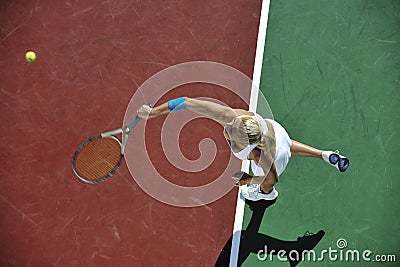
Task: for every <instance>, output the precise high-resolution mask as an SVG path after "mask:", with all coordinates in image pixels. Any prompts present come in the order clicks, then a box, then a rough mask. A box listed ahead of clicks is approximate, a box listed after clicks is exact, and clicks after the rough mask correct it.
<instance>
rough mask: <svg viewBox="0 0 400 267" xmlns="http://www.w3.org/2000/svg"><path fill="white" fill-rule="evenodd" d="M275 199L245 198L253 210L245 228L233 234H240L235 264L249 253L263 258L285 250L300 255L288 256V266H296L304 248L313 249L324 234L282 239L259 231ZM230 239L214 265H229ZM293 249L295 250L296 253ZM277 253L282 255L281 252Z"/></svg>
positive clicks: (243, 259)
mask: <svg viewBox="0 0 400 267" xmlns="http://www.w3.org/2000/svg"><path fill="white" fill-rule="evenodd" d="M275 201H276V200H260V201H250V200H247V199H246V203H247V204H248V205H249V207H250V209H251V210H252V211H253V214H252V216H251V219H250V222H249V225H248V226H247V228H246V229H245V230H242V231H240V232H237V233H235V234H234V235H238V237H239V236H240V247H239V256H238V260H237V266H242V264H243V262H244V261H245V260H246V259H247V257H248V256H249V255H250V253H256V254H259V255H260V260H263V259H267V258H269V257H271V256H268V257H267V255H270V254H272V255H277V253H278V252H279V251H282V250H283V251H285V255H289V253H291V254H290V255H293V256H296V255H300V258H298V259H297V260H291V259H290V258H289V257H288V261H289V264H290V266H291V267H293V266H296V265H297V264H299V263H300V262H301V260H302V258H301V256H302V255H303V252H304V251H305V250H311V249H313V248H314V247H315V246H316V245H317V244H318V243H319V242H320V241H321V239H322V237H323V236H324V235H325V232H324V231H323V230H320V231H319V232H318V233H316V234H309V235H304V236H302V237H299V238H297V240H296V241H284V240H279V239H276V238H273V237H271V236H268V235H265V234H261V233H259V229H260V225H261V221H262V218H263V216H264V213H265V210H266V209H267V208H268V207H270V206H271V205H272V204H274V203H275ZM232 239H233V236H231V238H230V239H229V240H228V242H227V243H226V245H225V247H224V248H223V250H222V251H221V254H220V255H219V257H218V260H217V262H216V264H215V266H216V267H220V266H221V267H222V266H229V261H230V254H231V246H232ZM266 248H267V249H266ZM260 250H262V251H263V253H259V251H260ZM264 251H267V255H264ZM294 251H297V253H296V252H294ZM271 252H272V253H271ZM280 253H282V252H280ZM279 255H281V256H282V254H279Z"/></svg>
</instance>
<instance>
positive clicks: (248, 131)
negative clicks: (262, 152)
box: [239, 115, 275, 150]
mask: <svg viewBox="0 0 400 267" xmlns="http://www.w3.org/2000/svg"><path fill="white" fill-rule="evenodd" d="M240 120H241V121H242V123H241V125H240V127H239V138H240V139H241V140H244V141H245V142H244V143H248V144H250V145H253V144H257V148H260V149H267V150H269V149H272V148H273V147H275V136H274V134H273V133H272V131H267V132H266V133H263V129H262V126H261V125H260V124H259V122H258V121H257V118H256V117H255V116H247V115H245V116H240Z"/></svg>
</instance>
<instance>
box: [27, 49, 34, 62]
mask: <svg viewBox="0 0 400 267" xmlns="http://www.w3.org/2000/svg"><path fill="white" fill-rule="evenodd" d="M25 59H26V61H29V62H32V61H35V59H36V54H35V52H33V51H28V52H26V54H25Z"/></svg>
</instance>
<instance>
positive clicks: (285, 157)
mask: <svg viewBox="0 0 400 267" xmlns="http://www.w3.org/2000/svg"><path fill="white" fill-rule="evenodd" d="M239 117H240V116H239ZM255 117H256V119H257V121H258V123H259V124H260V125H261V127H262V130H263V134H265V133H266V132H268V126H267V123H266V122H265V120H264V118H262V117H261V116H260V115H258V114H255ZM267 121H268V122H270V123H271V124H272V126H273V127H274V131H275V144H276V153H275V156H274V163H275V167H276V171H277V173H278V175H281V174H282V173H283V171H284V170H285V169H286V166H287V164H288V162H289V159H290V157H291V154H290V147H291V146H292V141H291V140H290V137H289V135H288V133H287V132H286V130H285V129H284V128H283V127H282V126H281V125H280V124H279V123H278V122H276V121H274V120H270V119H267ZM256 146H257V144H253V145H248V146H246V147H245V148H244V149H242V150H240V151H239V152H233V151H232V152H233V154H234V155H235V156H236V157H237V158H238V159H241V160H247V159H248V157H249V154H250V153H251V151H252V150H253V149H254V148H256ZM251 170H252V172H253V174H254V175H255V176H263V175H265V173H264V171H263V169H262V168H261V166H260V165H259V164H258V163H257V162H255V161H254V160H251ZM241 194H242V196H243V197H245V198H247V199H249V200H253V201H257V200H260V199H266V200H273V199H276V198H277V197H278V191H277V190H276V189H275V187H272V191H271V192H269V193H267V194H265V193H262V192H261V188H260V185H259V184H257V185H249V186H243V187H241Z"/></svg>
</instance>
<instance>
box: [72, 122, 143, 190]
mask: <svg viewBox="0 0 400 267" xmlns="http://www.w3.org/2000/svg"><path fill="white" fill-rule="evenodd" d="M139 121H140V118H139V116H136V118H135V119H134V120H133V121H132V122H131V123H129V124H128V125H127V126H125V127H123V128H120V129H117V130H114V131H110V132H106V133H102V134H100V135H96V136H93V137H91V138H89V139H87V140H86V141H85V142H83V143H82V144H81V145H80V146H79V147H78V149H77V150H76V151H75V153H74V155H73V157H72V170H73V171H74V173H75V175H76V176H77V177H78V178H79V179H81V180H82V181H84V182H85V183H89V184H98V183H101V182H104V181H105V180H107V179H108V178H110V177H111V176H112V175H113V174H114V173H115V172H116V171H117V170H118V168H119V166H120V165H121V162H122V158H123V157H124V152H125V145H126V141H127V140H128V136H129V133H130V132H131V131H132V129H133V127H135V125H136V124H137V123H138V122H139ZM121 133H122V142H121V140H120V139H119V138H118V137H116V135H117V134H121Z"/></svg>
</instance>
